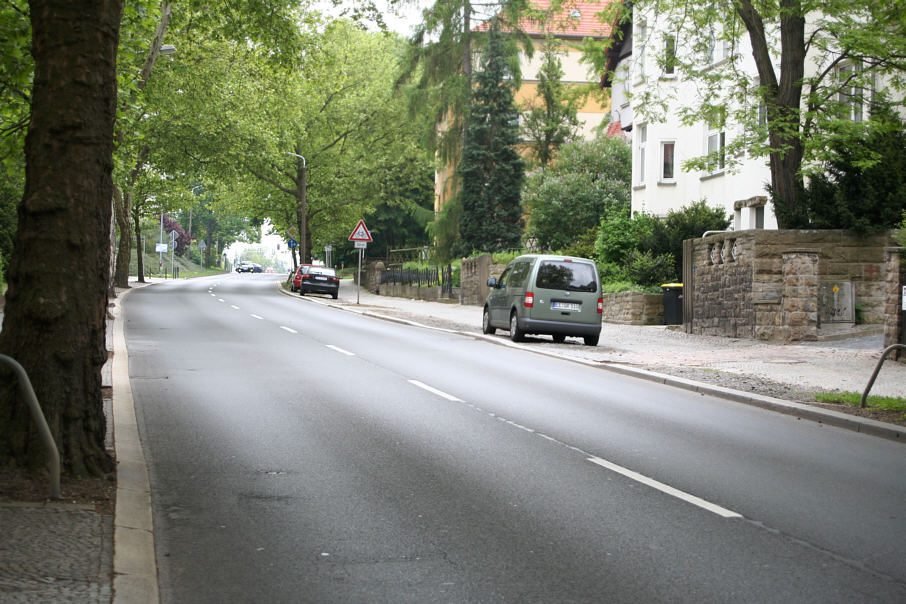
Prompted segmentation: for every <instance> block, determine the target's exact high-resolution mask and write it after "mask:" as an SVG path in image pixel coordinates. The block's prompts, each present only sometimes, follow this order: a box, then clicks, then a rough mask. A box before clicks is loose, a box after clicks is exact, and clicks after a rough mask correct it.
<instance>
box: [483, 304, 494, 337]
mask: <svg viewBox="0 0 906 604" xmlns="http://www.w3.org/2000/svg"><path fill="white" fill-rule="evenodd" d="M496 331H497V329H495V328H494V326H493V325H491V312H490V311H489V310H488V307H487V306H485V307H484V313H483V314H482V315H481V333H486V334H493V333H494V332H496Z"/></svg>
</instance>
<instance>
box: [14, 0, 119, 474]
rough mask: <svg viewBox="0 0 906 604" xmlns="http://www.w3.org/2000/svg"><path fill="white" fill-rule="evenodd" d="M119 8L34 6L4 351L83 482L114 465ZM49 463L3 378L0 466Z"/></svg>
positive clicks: (53, 0)
mask: <svg viewBox="0 0 906 604" xmlns="http://www.w3.org/2000/svg"><path fill="white" fill-rule="evenodd" d="M122 10H123V2H122V0H108V1H103V2H73V1H71V0H32V1H31V2H30V3H29V13H28V14H29V15H30V22H31V31H32V43H31V52H32V57H33V58H34V85H33V87H32V89H31V95H30V97H29V102H30V117H29V125H28V135H27V138H26V141H25V165H26V178H25V189H24V194H23V198H22V202H21V204H20V205H19V217H18V229H17V232H16V237H15V242H14V249H13V255H12V258H11V259H10V267H9V288H8V290H7V293H6V306H5V309H4V312H5V314H4V320H3V329H2V332H0V351H2V352H3V353H4V354H7V355H9V356H11V357H13V358H14V359H16V360H17V361H18V362H19V363H20V364H21V365H22V366H23V367H24V368H25V370H26V372H28V374H29V376H30V377H31V381H32V383H33V385H34V388H35V392H36V394H37V396H38V399H39V400H40V401H41V404H42V406H43V407H44V412H45V414H46V416H47V417H48V423H49V425H50V427H51V431H52V432H53V434H54V436H55V439H56V441H57V443H58V446H59V448H60V451H61V457H62V465H63V468H64V470H65V471H66V472H67V473H69V474H72V475H76V476H85V475H96V474H101V473H104V472H107V471H109V470H110V469H112V467H113V463H112V460H111V459H110V456H109V455H108V454H107V452H106V450H105V448H104V434H105V429H104V428H105V419H104V414H103V404H102V400H101V366H102V365H103V364H104V362H106V360H107V350H106V346H105V339H104V333H105V321H106V316H107V282H108V275H109V268H110V255H109V250H110V243H109V232H110V222H111V198H112V195H113V181H112V170H113V127H114V119H115V117H116V115H115V113H116V112H115V109H116V87H117V81H116V49H117V39H118V34H119V27H120V19H121V17H122ZM59 99H66V100H67V102H66V103H60V102H59ZM60 275H65V276H66V277H65V278H64V279H61V278H60ZM44 460H45V451H44V447H43V445H42V444H41V442H40V439H39V438H38V433H37V430H36V429H35V427H34V425H33V422H32V420H31V417H30V415H29V412H28V409H27V407H26V405H25V404H24V402H23V401H21V400H20V399H19V397H18V395H17V390H16V387H15V380H14V379H8V380H6V381H5V383H4V386H3V388H2V391H0V464H3V465H14V466H27V467H32V468H36V467H40V466H41V465H43V463H44Z"/></svg>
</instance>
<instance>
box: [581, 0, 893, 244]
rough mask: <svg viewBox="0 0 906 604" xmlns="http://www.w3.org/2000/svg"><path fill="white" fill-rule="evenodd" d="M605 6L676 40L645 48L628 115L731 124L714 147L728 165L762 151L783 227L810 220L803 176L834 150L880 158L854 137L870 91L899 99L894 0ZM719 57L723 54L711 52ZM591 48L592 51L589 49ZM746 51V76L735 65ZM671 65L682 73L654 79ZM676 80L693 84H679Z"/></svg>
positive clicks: (676, 0) (674, 0) (646, 1)
mask: <svg viewBox="0 0 906 604" xmlns="http://www.w3.org/2000/svg"><path fill="white" fill-rule="evenodd" d="M612 6H613V7H614V9H616V10H620V9H621V8H623V10H622V14H621V15H620V19H621V20H626V19H634V20H636V21H637V22H641V21H645V22H646V24H647V25H648V27H647V31H648V32H658V33H663V32H669V33H670V34H671V35H672V36H674V38H673V39H674V40H677V41H681V43H680V44H676V47H675V48H676V52H675V53H674V54H669V53H659V52H653V51H652V52H650V53H648V54H649V56H650V57H654V62H655V63H657V69H655V70H651V69H650V68H649V70H648V73H646V74H645V75H646V77H645V80H644V82H645V83H644V86H642V87H639V88H637V89H635V90H634V91H633V97H634V103H633V105H634V108H635V110H636V111H637V113H636V119H637V120H641V119H647V120H652V121H661V120H663V119H664V118H665V117H666V115H667V113H668V111H669V112H675V113H677V114H678V115H679V117H680V118H681V120H682V121H683V123H684V124H685V125H697V124H701V123H702V122H705V123H709V124H713V125H716V126H727V131H728V132H729V131H736V132H738V135H736V136H734V137H731V138H730V140H728V141H727V144H726V148H725V150H723V151H722V153H723V156H724V157H725V159H726V160H727V168H728V169H732V168H733V165H734V163H735V162H736V161H738V158H742V157H746V156H756V157H758V156H761V157H765V156H766V157H768V158H769V162H770V169H771V187H770V190H771V193H772V201H773V204H774V210H775V214H776V215H777V220H778V223H779V225H780V227H781V228H805V227H808V226H809V213H808V211H807V209H806V204H805V203H804V199H803V197H802V192H803V191H804V186H803V182H804V176H805V175H807V174H809V173H813V172H815V171H817V170H819V169H820V167H821V165H822V162H823V161H824V160H826V159H828V158H827V154H828V153H829V152H830V150H831V149H834V148H843V147H849V148H851V150H852V153H853V161H855V162H857V163H858V164H866V163H877V162H878V161H880V156H879V155H878V154H877V153H876V152H873V151H871V150H870V149H868V148H865V147H863V146H860V145H859V144H858V143H859V141H861V140H862V139H863V137H864V134H865V131H866V129H867V128H868V124H867V123H865V122H860V121H859V120H858V113H859V112H860V111H862V110H864V109H867V108H866V107H865V102H866V99H868V98H870V97H875V98H879V97H882V96H883V97H886V98H887V100H890V101H894V100H896V102H897V103H898V104H899V105H900V106H902V103H903V95H902V94H901V93H902V91H903V89H904V86H906V80H904V77H903V74H904V73H906V27H904V26H903V23H904V21H903V6H902V3H899V2H877V1H876V0H823V1H821V2H815V1H813V0H767V1H764V2H754V1H752V0H739V1H737V2H732V3H725V2H698V1H692V0H639V1H637V2H634V3H633V4H632V8H631V10H626V9H625V8H624V7H626V6H628V5H627V4H624V5H619V4H617V3H614V4H613V5H612ZM613 18H614V14H613V12H611V13H610V14H609V15H606V16H605V19H606V20H607V22H613V21H612V20H613ZM663 43H664V42H663V40H655V39H654V38H650V39H647V40H633V46H634V47H636V48H641V47H643V46H645V47H647V48H650V49H656V48H663ZM723 49H725V50H726V52H725V53H723V52H722V50H723ZM597 50H600V48H598V49H597ZM721 55H725V58H724V59H722V60H717V59H720V57H721ZM588 56H589V57H590V58H591V59H595V58H596V57H595V53H594V52H592V53H590V54H588ZM597 56H598V57H603V55H601V54H598V55H597ZM753 58H754V61H755V66H756V73H755V74H752V73H748V72H747V71H745V68H744V63H745V62H746V61H748V60H751V59H753ZM599 64H600V62H599ZM806 66H808V69H806ZM649 67H650V65H649ZM668 68H669V69H673V70H674V72H675V73H676V74H677V75H678V76H679V77H678V78H675V79H674V78H673V77H671V78H660V77H659V76H660V75H662V74H663V72H664V70H665V69H668ZM677 81H680V82H682V81H685V82H689V83H694V84H695V88H694V89H693V90H689V89H687V88H683V87H682V86H677V85H676V82H677ZM681 91H682V94H683V97H682V98H679V97H678V95H679V94H680V92H681ZM853 118H857V119H853ZM831 154H833V153H832V152H831ZM714 159H715V158H714V157H707V156H703V157H699V158H695V159H692V160H690V161H688V162H687V163H686V164H685V165H684V167H685V168H686V169H703V168H704V167H705V166H707V165H708V164H709V162H713V161H714Z"/></svg>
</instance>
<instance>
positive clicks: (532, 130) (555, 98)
mask: <svg viewBox="0 0 906 604" xmlns="http://www.w3.org/2000/svg"><path fill="white" fill-rule="evenodd" d="M543 53H544V54H543V57H542V61H541V69H540V70H539V71H538V96H537V97H536V98H534V99H530V100H528V101H526V103H525V105H524V106H523V108H522V109H523V111H524V113H523V119H522V132H523V134H524V136H525V138H526V140H528V141H529V147H530V148H531V151H532V156H533V158H534V159H535V161H537V162H538V163H539V164H540V165H542V166H547V165H548V164H550V162H551V160H553V158H554V156H555V155H556V153H557V151H558V150H559V149H560V147H562V146H563V145H564V144H565V143H567V142H569V141H571V140H574V139H575V138H576V132H577V130H578V128H579V118H578V117H577V116H578V112H579V98H578V96H576V95H574V94H569V91H568V89H567V87H566V84H564V83H563V81H562V78H563V73H564V72H563V64H562V62H561V61H560V55H561V54H564V53H563V52H562V51H561V50H560V49H559V42H558V40H557V39H556V38H555V37H554V36H553V35H551V34H548V35H547V36H546V37H545V40H544V47H543Z"/></svg>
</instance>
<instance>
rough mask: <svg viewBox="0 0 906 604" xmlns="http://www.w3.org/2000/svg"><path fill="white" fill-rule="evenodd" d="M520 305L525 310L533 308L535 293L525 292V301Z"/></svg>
mask: <svg viewBox="0 0 906 604" xmlns="http://www.w3.org/2000/svg"><path fill="white" fill-rule="evenodd" d="M522 305H523V306H525V307H526V308H531V307H533V306H534V305H535V293H534V292H525V300H524V301H523V302H522Z"/></svg>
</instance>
